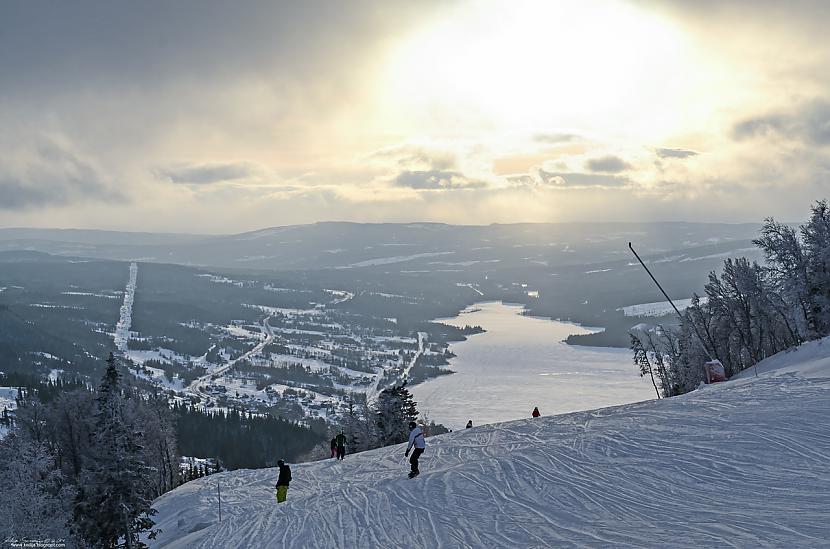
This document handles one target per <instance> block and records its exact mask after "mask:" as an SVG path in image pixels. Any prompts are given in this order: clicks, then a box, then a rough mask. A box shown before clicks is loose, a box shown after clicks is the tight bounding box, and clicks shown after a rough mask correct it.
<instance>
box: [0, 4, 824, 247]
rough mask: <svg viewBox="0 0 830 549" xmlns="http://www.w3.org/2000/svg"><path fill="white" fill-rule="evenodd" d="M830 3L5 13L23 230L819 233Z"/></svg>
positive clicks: (8, 129)
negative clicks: (702, 224) (734, 225)
mask: <svg viewBox="0 0 830 549" xmlns="http://www.w3.org/2000/svg"><path fill="white" fill-rule="evenodd" d="M828 20H830V2H824V1H820V0H791V1H789V2H778V1H773V0H752V1H749V0H694V1H692V0H688V1H687V0H651V1H646V0H573V1H570V0H538V1H536V0H509V1H503V2H497V1H488V0H456V1H437V0H436V1H429V0H424V1H419V2H412V1H403V0H383V1H377V2H368V1H362V0H350V1H349V2H336V1H316V0H309V1H304V2H295V1H284V2H280V1H269V2H255V1H246V2H240V3H235V2H224V1H211V0H198V1H196V0H179V1H177V2H160V1H154V0H147V1H142V2H109V1H104V0H101V1H85V0H80V1H76V2H60V1H52V2H46V1H40V0H29V1H22V0H21V1H17V0H6V1H3V2H0V227H14V226H26V227H76V228H101V229H116V230H140V231H181V232H192V233H228V232H242V231H247V230H254V229H258V228H262V227H271V226H279V225H289V224H299V223H312V222H316V221H335V220H336V221H341V220H345V221H360V222H410V221H437V222H446V223H460V224H489V223H512V222H568V221H648V220H683V221H718V222H757V221H761V220H762V219H763V218H765V217H768V216H774V217H776V218H777V219H781V220H784V221H799V220H802V219H804V218H805V217H806V216H807V214H808V212H809V207H810V205H811V203H813V202H814V201H815V200H818V199H822V198H830V42H828V41H827V40H826V34H827V30H826V24H825V23H826V21H828Z"/></svg>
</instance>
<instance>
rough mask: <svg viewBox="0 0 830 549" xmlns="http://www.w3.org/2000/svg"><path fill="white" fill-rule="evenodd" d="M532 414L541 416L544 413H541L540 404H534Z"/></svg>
mask: <svg viewBox="0 0 830 549" xmlns="http://www.w3.org/2000/svg"><path fill="white" fill-rule="evenodd" d="M530 415H532V416H533V417H539V416H541V415H542V414H540V413H539V407H538V406H534V407H533V413H532V414H530Z"/></svg>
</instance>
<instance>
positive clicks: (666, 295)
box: [628, 242, 712, 360]
mask: <svg viewBox="0 0 830 549" xmlns="http://www.w3.org/2000/svg"><path fill="white" fill-rule="evenodd" d="M628 249H630V250H631V253H633V254H634V257H636V258H637V261H639V262H640V265H642V266H643V269H645V270H646V272H647V273H648V276H650V277H651V279H652V280H653V281H654V283H655V284H656V285H657V287H658V288H660V291H661V292H662V293H663V295H664V296H665V297H666V300H667V301H668V302H669V304H670V305H671V306H672V309H674V312H675V313H677V317H678V318H679V319H680V323H681V324H682V323H683V322H684V319H683V315H682V314H680V310H679V309H678V308H677V307H676V306H675V304H674V301H672V300H671V298H670V297H669V294H667V293H666V290H664V289H663V287H662V286H661V285H660V283H659V282H657V279H656V278H654V275H653V274H651V271H650V270H649V268H648V267H646V264H645V263H644V262H643V260H642V259H641V258H640V255H639V254H638V253H637V252H636V251H635V250H634V246H632V245H631V242H629V243H628ZM692 328H694V331H695V335H696V336H697V338H698V339H699V340H700V344H701V345H703V350H704V351H705V352H706V355H707V356H708V357H709V360H712V354H711V353H710V352H709V349H707V348H706V342H705V341H704V340H703V337H701V335H700V332H698V331H697V326H695V325H694V323H692Z"/></svg>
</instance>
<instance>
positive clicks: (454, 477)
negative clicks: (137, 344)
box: [153, 339, 830, 549]
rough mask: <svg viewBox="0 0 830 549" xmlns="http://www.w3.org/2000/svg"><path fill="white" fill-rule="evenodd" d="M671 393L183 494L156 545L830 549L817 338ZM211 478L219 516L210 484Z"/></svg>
mask: <svg viewBox="0 0 830 549" xmlns="http://www.w3.org/2000/svg"><path fill="white" fill-rule="evenodd" d="M758 371H759V376H758V377H755V376H754V374H752V372H751V371H750V372H747V373H746V375H744V376H742V378H741V379H738V380H735V381H730V382H727V383H722V384H719V385H715V386H709V387H704V388H702V389H699V390H697V391H695V392H693V393H691V394H688V395H684V396H682V397H676V398H672V399H666V400H660V401H650V402H642V403H637V404H629V405H625V406H618V407H613V408H604V409H600V410H594V411H590V412H577V413H571V414H565V415H560V416H553V417H542V418H540V419H536V420H533V419H527V420H520V421H512V422H508V423H501V424H495V425H487V426H482V427H476V428H474V429H468V430H464V431H461V432H454V433H450V434H447V435H442V436H438V437H432V438H429V439H427V450H426V453H425V454H424V456H423V457H422V459H421V475H420V477H418V478H416V479H413V480H409V479H407V478H406V473H407V464H406V463H405V462H404V456H403V451H404V447H403V445H400V446H394V447H389V448H382V449H379V450H374V451H371V452H365V453H363V454H357V455H349V456H347V457H346V460H345V461H343V462H336V461H334V460H325V461H321V462H315V463H307V464H297V465H293V477H294V480H293V481H292V483H291V488H290V490H289V492H288V501H287V502H286V503H284V504H281V505H279V506H278V505H277V504H276V500H275V497H274V488H273V485H274V483H275V480H276V471H275V470H273V469H263V470H252V471H233V472H227V473H221V474H218V475H214V476H211V477H208V478H204V479H200V480H197V481H194V482H190V483H188V484H186V485H184V486H182V487H180V488H178V489H176V490H174V491H173V492H170V493H168V494H166V495H164V496H162V497H161V498H160V499H159V500H158V501H157V502H156V505H155V507H156V508H157V509H158V511H159V514H158V516H157V517H156V520H157V523H158V526H160V527H161V528H162V529H163V532H162V533H161V534H160V535H159V537H158V540H157V542H155V543H154V544H153V546H154V547H171V548H172V547H177V548H178V547H181V548H184V547H188V548H191V547H192V548H198V547H202V548H223V549H224V548H232V547H233V548H236V547H256V548H259V547H262V548H265V547H309V548H312V547H313V548H317V547H344V548H349V547H361V548H363V547H382V548H393V547H425V548H437V547H485V548H492V547H509V548H525V547H643V546H645V547H830V339H825V340H824V341H823V342H813V343H809V344H806V345H803V346H802V347H801V348H800V349H797V350H795V351H792V352H788V353H784V354H781V355H777V356H775V357H772V358H771V359H768V361H766V362H765V363H762V364H761V365H760V367H759V369H758ZM217 481H218V482H219V483H221V490H222V522H221V523H220V522H219V520H218V509H217V496H216V483H217Z"/></svg>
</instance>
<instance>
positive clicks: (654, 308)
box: [617, 297, 708, 316]
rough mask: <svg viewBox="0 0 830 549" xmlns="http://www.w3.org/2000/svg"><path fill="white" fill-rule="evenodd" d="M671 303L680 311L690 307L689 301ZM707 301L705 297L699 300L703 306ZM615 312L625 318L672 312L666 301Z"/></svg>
mask: <svg viewBox="0 0 830 549" xmlns="http://www.w3.org/2000/svg"><path fill="white" fill-rule="evenodd" d="M673 301H674V304H675V305H676V306H677V308H678V310H680V311H683V310H686V309H688V308H689V307H690V306H691V305H692V300H691V299H675V300H673ZM707 301H708V298H706V297H701V298H700V303H701V304H704V303H706V302H707ZM617 310H618V311H622V312H623V315H625V316H663V315H667V314H669V313H673V312H674V309H673V308H672V306H671V303H669V302H668V301H655V302H653V303H640V304H637V305H628V306H626V307H621V308H620V309H617Z"/></svg>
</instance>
